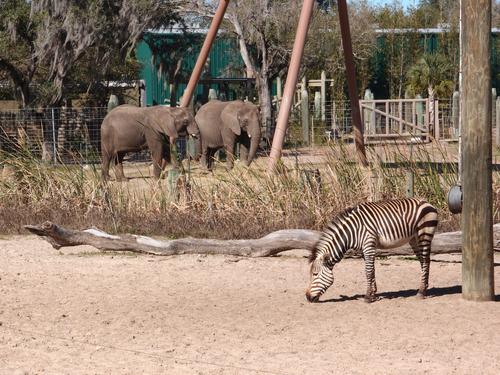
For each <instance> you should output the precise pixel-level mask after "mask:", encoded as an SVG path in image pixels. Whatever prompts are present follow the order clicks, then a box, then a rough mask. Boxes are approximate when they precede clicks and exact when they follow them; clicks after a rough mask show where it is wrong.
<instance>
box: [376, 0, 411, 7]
mask: <svg viewBox="0 0 500 375" xmlns="http://www.w3.org/2000/svg"><path fill="white" fill-rule="evenodd" d="M397 1H399V2H400V3H401V4H403V6H405V7H407V6H409V5H416V4H417V3H418V0H397ZM368 2H369V3H372V4H375V5H384V4H392V3H394V0H368Z"/></svg>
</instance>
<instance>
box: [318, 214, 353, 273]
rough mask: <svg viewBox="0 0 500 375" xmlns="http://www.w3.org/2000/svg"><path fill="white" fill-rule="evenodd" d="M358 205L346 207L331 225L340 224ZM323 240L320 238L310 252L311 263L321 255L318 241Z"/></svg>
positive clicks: (334, 218)
mask: <svg viewBox="0 0 500 375" xmlns="http://www.w3.org/2000/svg"><path fill="white" fill-rule="evenodd" d="M356 208H357V207H348V208H346V209H345V210H343V211H340V212H339V213H338V214H337V215H335V216H334V217H333V219H332V221H331V225H333V226H337V225H339V224H341V223H342V221H343V220H344V219H346V218H348V217H349V216H350V215H351V214H352V212H353V211H354V210H356ZM320 241H321V240H318V241H317V242H316V243H315V244H314V246H313V248H312V250H311V253H310V254H309V263H312V262H314V261H315V260H316V258H317V257H318V255H319V247H318V243H319V242H320Z"/></svg>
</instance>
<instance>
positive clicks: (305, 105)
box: [300, 86, 309, 145]
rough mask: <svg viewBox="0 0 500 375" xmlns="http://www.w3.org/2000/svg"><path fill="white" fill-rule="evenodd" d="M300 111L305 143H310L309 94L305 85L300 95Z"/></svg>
mask: <svg viewBox="0 0 500 375" xmlns="http://www.w3.org/2000/svg"><path fill="white" fill-rule="evenodd" d="M300 100H301V102H300V112H301V115H302V140H303V142H304V144H305V145H309V94H308V93H307V89H306V88H305V86H304V87H303V89H302V94H301V95H300Z"/></svg>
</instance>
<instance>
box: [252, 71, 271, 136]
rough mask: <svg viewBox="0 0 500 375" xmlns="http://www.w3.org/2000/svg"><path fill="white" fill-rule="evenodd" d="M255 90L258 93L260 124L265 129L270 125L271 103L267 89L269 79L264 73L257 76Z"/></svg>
mask: <svg viewBox="0 0 500 375" xmlns="http://www.w3.org/2000/svg"><path fill="white" fill-rule="evenodd" d="M256 78H257V80H256V81H257V89H258V91H259V105H260V113H261V119H262V124H263V125H264V127H265V128H266V129H267V127H268V126H269V125H270V124H271V118H272V113H271V112H272V107H271V106H272V102H271V90H270V89H269V77H268V75H267V74H266V73H263V72H261V73H259V74H257V77H256Z"/></svg>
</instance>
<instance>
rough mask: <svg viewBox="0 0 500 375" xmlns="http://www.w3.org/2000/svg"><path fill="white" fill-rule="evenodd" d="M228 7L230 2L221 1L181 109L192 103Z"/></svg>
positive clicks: (185, 91) (226, 0)
mask: <svg viewBox="0 0 500 375" xmlns="http://www.w3.org/2000/svg"><path fill="white" fill-rule="evenodd" d="M228 5H229V0H220V2H219V7H218V8H217V11H216V12H215V15H214V18H213V19H212V23H211V24H210V29H209V30H208V33H207V37H206V38H205V41H204V42H203V46H202V47H201V51H200V54H199V56H198V60H197V61H196V65H195V66H194V69H193V72H192V73H191V77H190V78H189V82H188V84H187V87H186V89H185V90H184V93H183V94H182V99H181V105H180V106H181V107H187V106H188V105H189V103H190V102H191V98H192V96H193V93H194V89H195V88H196V84H197V83H198V80H199V79H200V76H201V72H202V71H203V66H204V65H205V62H206V61H207V57H208V54H209V53H210V48H211V47H212V43H213V41H214V39H215V37H216V36H217V31H218V30H219V26H220V24H221V22H222V20H223V18H224V14H225V13H226V9H227V6H228Z"/></svg>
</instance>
